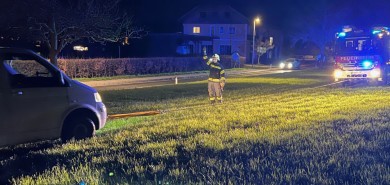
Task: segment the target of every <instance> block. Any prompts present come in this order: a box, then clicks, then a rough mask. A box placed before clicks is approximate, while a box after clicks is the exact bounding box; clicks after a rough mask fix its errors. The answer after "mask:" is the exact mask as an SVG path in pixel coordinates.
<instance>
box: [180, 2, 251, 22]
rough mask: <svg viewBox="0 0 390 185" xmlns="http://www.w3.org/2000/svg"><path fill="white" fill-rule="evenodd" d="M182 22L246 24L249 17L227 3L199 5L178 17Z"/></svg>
mask: <svg viewBox="0 0 390 185" xmlns="http://www.w3.org/2000/svg"><path fill="white" fill-rule="evenodd" d="M179 20H180V21H181V22H182V23H183V24H248V23H249V19H248V18H247V17H245V16H244V15H242V14H241V13H240V12H238V11H237V10H235V9H234V8H232V7H231V6H229V5H223V4H208V5H200V6H197V7H195V8H193V9H192V10H190V11H189V12H188V13H186V14H185V15H183V16H182V17H181V18H180V19H179Z"/></svg>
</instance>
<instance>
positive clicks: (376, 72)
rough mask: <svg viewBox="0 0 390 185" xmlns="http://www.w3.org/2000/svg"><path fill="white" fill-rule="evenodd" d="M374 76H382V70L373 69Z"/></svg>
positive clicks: (372, 75)
mask: <svg viewBox="0 0 390 185" xmlns="http://www.w3.org/2000/svg"><path fill="white" fill-rule="evenodd" d="M370 73H371V77H372V78H378V77H380V76H381V70H380V69H373V70H372V71H371V72H370Z"/></svg>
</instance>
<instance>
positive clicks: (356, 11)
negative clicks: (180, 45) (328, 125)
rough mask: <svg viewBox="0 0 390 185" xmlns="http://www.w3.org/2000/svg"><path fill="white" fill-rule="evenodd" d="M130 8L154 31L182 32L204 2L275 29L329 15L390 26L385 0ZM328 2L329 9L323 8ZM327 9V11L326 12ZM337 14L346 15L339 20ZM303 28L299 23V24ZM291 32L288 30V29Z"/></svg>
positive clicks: (173, 0)
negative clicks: (258, 18) (188, 16)
mask: <svg viewBox="0 0 390 185" xmlns="http://www.w3.org/2000/svg"><path fill="white" fill-rule="evenodd" d="M123 3H124V7H129V8H125V9H126V11H127V12H128V13H129V14H130V15H133V16H134V21H135V22H134V23H135V24H136V25H137V26H143V27H145V28H146V29H148V30H150V31H151V32H159V33H168V32H181V29H182V25H181V23H180V22H179V19H180V17H181V16H183V15H184V14H185V13H187V12H188V11H190V10H191V9H193V8H195V7H196V6H198V5H200V4H204V3H224V4H228V5H230V6H232V7H233V8H234V9H236V10H237V11H239V12H240V13H242V14H243V15H244V16H246V17H247V18H248V20H249V23H250V21H251V19H252V18H254V17H256V16H261V17H262V19H263V25H264V26H266V27H269V28H273V29H280V30H285V31H286V30H290V29H292V30H294V29H297V28H293V27H295V26H296V25H301V24H306V23H309V22H318V20H315V19H321V16H322V15H324V14H326V15H327V17H330V18H331V19H332V20H327V21H328V23H327V24H329V23H331V24H332V25H337V26H342V25H354V26H357V27H368V26H374V25H384V26H385V25H390V15H389V14H387V13H386V12H387V10H388V9H390V2H387V1H385V0H373V1H369V2H368V1H364V0H357V1H356V0H344V1H336V0H320V1H308V0H297V1H294V2H292V1H286V0H276V1H272V0H263V1H258V0H241V1H238V0H225V1H221V0H214V1H211V2H210V1H206V0H189V1H182V0H170V1H168V0H161V1H155V0H143V1H136V0H129V1H124V2H123ZM323 5H326V7H327V8H326V9H323V8H322V7H323ZM324 11H325V13H324ZM337 17H342V18H340V19H337ZM298 27H299V26H298ZM287 32H288V31H287Z"/></svg>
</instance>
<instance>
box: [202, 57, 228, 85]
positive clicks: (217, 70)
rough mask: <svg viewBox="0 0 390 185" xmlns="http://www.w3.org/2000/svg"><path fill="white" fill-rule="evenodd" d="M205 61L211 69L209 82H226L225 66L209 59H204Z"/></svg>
mask: <svg viewBox="0 0 390 185" xmlns="http://www.w3.org/2000/svg"><path fill="white" fill-rule="evenodd" d="M203 59H204V60H205V61H206V64H207V65H208V66H209V67H210V73H209V81H212V82H225V70H224V68H223V66H222V65H221V64H220V63H219V62H213V61H212V60H211V59H210V60H207V57H204V58H203Z"/></svg>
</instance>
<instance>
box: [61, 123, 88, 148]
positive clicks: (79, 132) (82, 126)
mask: <svg viewBox="0 0 390 185" xmlns="http://www.w3.org/2000/svg"><path fill="white" fill-rule="evenodd" d="M94 135H95V124H94V123H93V121H92V120H91V119H89V118H76V119H72V120H70V121H68V122H66V123H65V127H64V129H63V131H62V135H61V139H62V141H63V142H67V141H69V140H70V139H72V138H74V139H76V140H81V139H85V138H90V137H92V136H94Z"/></svg>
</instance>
